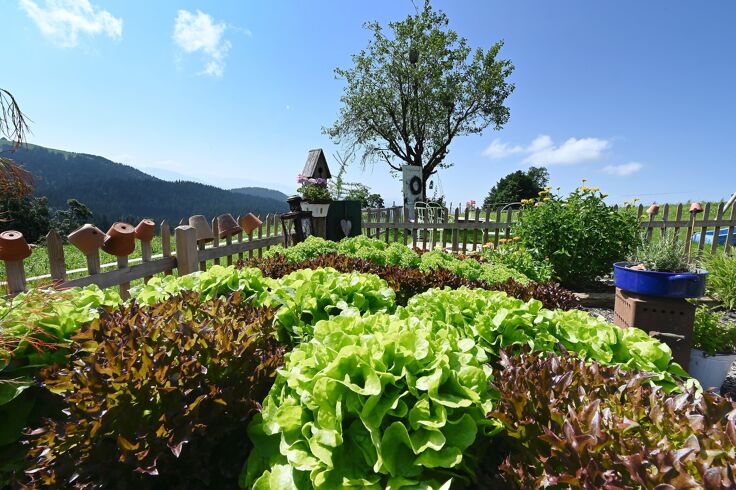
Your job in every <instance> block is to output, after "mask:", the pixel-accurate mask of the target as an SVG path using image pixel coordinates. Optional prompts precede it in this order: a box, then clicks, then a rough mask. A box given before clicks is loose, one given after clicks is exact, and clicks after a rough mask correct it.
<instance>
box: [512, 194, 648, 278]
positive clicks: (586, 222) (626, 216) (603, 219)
mask: <svg viewBox="0 0 736 490" xmlns="http://www.w3.org/2000/svg"><path fill="white" fill-rule="evenodd" d="M545 189H546V190H544V191H542V192H541V193H540V194H541V195H540V197H539V198H538V199H532V200H526V201H524V202H523V204H524V208H523V210H522V213H521V215H520V217H519V222H518V223H517V224H516V226H515V228H514V231H515V232H516V234H517V235H519V236H520V237H521V241H522V243H523V244H524V245H525V246H526V248H527V249H529V251H530V252H531V253H532V255H533V256H534V258H535V259H537V260H539V261H543V260H545V259H548V260H549V262H550V263H551V264H552V268H553V270H554V274H555V275H556V276H557V278H559V280H560V281H561V282H562V283H563V284H565V285H571V284H575V283H578V282H586V281H591V280H594V279H595V278H596V277H597V276H600V275H603V274H608V273H610V272H611V270H612V269H613V263H614V262H617V261H620V260H625V259H626V258H627V257H628V256H629V255H630V254H631V253H632V252H633V251H634V250H635V249H636V247H637V245H638V243H639V238H640V237H639V220H638V218H637V216H636V213H635V212H634V210H633V208H631V207H627V208H624V209H621V210H616V209H614V208H613V207H610V206H608V205H606V203H605V202H604V201H603V199H604V198H605V197H606V194H603V193H601V192H600V190H599V189H598V188H595V187H594V188H590V187H587V186H581V187H578V188H577V189H576V190H574V191H573V192H572V193H570V195H569V196H567V197H564V196H560V195H557V194H554V193H552V192H551V191H550V188H549V187H547V188H545Z"/></svg>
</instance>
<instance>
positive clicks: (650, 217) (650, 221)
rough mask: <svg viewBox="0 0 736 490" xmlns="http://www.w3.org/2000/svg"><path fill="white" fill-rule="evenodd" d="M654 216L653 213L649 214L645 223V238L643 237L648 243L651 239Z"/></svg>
mask: <svg viewBox="0 0 736 490" xmlns="http://www.w3.org/2000/svg"><path fill="white" fill-rule="evenodd" d="M654 216H655V215H654V214H650V215H649V222H648V223H647V233H646V238H645V239H644V241H645V242H646V243H649V242H651V241H652V231H653V228H652V224H653V223H654Z"/></svg>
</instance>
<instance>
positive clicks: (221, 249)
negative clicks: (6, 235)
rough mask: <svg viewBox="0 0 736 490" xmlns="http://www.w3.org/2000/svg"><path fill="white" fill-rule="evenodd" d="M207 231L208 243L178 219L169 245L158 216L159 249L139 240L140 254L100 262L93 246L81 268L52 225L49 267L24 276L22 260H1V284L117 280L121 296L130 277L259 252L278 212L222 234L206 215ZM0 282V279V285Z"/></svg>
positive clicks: (275, 229) (273, 232)
mask: <svg viewBox="0 0 736 490" xmlns="http://www.w3.org/2000/svg"><path fill="white" fill-rule="evenodd" d="M238 221H240V220H239V219H238ZM212 231H213V233H214V236H215V238H214V240H213V241H211V242H210V243H208V244H205V243H202V242H200V243H198V242H197V239H196V231H195V229H194V228H192V227H191V226H189V225H188V224H185V222H184V220H182V221H181V223H180V225H179V226H178V227H176V229H175V230H174V233H173V234H174V237H173V240H174V241H173V245H174V247H173V249H172V232H171V229H170V225H169V224H168V223H167V222H166V220H164V221H162V222H161V224H160V226H159V227H158V235H159V236H160V238H161V249H162V253H161V254H157V255H155V256H154V255H152V253H151V242H141V257H138V258H132V259H131V258H129V257H128V256H125V257H118V258H117V261H116V262H111V263H106V264H100V251H99V250H95V252H93V253H91V254H90V255H87V257H86V258H87V267H86V268H84V269H74V270H67V269H66V260H65V256H64V246H63V242H62V239H61V237H60V236H59V234H58V233H57V232H56V231H54V230H51V231H50V232H49V233H48V235H47V236H46V251H47V253H48V259H49V269H50V273H49V274H45V275H41V276H36V277H30V278H27V277H26V274H25V267H24V261H15V262H5V270H6V277H7V280H6V283H5V288H6V290H7V293H8V294H15V293H18V292H21V291H24V290H25V289H26V287H27V285H28V284H29V283H35V284H39V285H41V284H43V285H48V286H50V287H54V288H57V289H66V288H72V287H84V286H88V285H90V284H96V285H97V286H99V287H101V288H109V287H114V286H119V287H120V294H121V295H122V297H123V298H127V297H128V296H129V292H128V291H129V289H130V283H131V282H133V281H135V280H138V279H143V281H144V282H147V281H148V280H149V279H150V278H151V277H152V276H154V275H156V274H167V275H170V274H174V273H176V274H178V275H180V276H182V275H186V274H190V273H192V272H195V271H197V270H201V271H204V270H206V269H207V266H208V263H209V264H218V265H219V264H220V263H222V264H223V265H232V264H233V263H234V261H237V260H239V259H245V258H252V257H254V256H257V257H261V256H262V255H263V251H264V250H268V249H269V248H271V247H272V246H274V245H280V244H282V243H283V234H282V231H281V224H280V221H279V219H278V215H267V216H266V218H265V219H264V220H263V224H261V226H260V227H258V228H257V229H256V230H254V231H253V232H252V233H250V234H245V233H243V232H240V233H239V234H237V235H231V236H228V237H226V238H222V239H221V238H218V236H219V233H218V226H217V219H216V218H215V219H213V220H212ZM27 260H28V259H27ZM80 275H81V277H78V276H80ZM70 276H76V277H74V278H70ZM1 285H2V283H0V291H2V287H1Z"/></svg>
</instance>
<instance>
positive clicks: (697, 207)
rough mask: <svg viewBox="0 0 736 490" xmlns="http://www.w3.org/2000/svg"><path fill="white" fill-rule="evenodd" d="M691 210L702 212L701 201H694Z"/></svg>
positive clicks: (692, 211)
mask: <svg viewBox="0 0 736 490" xmlns="http://www.w3.org/2000/svg"><path fill="white" fill-rule="evenodd" d="M690 212H691V213H702V212H703V206H701V205H700V203H699V202H694V203H692V204H691V205H690Z"/></svg>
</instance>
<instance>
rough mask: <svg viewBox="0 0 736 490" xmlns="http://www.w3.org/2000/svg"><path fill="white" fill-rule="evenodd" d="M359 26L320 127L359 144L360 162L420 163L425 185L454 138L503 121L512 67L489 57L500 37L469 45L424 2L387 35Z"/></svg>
mask: <svg viewBox="0 0 736 490" xmlns="http://www.w3.org/2000/svg"><path fill="white" fill-rule="evenodd" d="M365 27H366V28H367V29H368V30H370V31H371V32H372V34H373V39H372V40H371V42H369V44H368V47H367V48H366V49H364V50H363V51H361V52H360V53H358V54H356V55H353V66H352V67H351V68H338V69H337V70H335V72H336V75H337V77H338V78H342V79H344V80H345V82H346V85H345V88H344V92H343V95H342V97H341V102H342V108H341V109H340V114H339V116H338V119H337V121H336V122H335V123H334V124H333V125H332V126H331V127H329V128H325V130H324V131H325V133H326V134H328V135H329V136H330V137H331V138H332V139H333V140H334V141H335V142H337V143H340V144H348V145H352V146H354V147H357V148H360V149H361V151H362V153H363V163H364V164H366V163H373V162H376V161H382V162H385V163H387V164H388V165H389V167H390V168H391V169H392V170H396V171H398V170H400V169H401V165H403V164H408V165H417V166H420V167H422V174H423V177H424V179H423V180H424V182H425V186H426V181H427V178H428V177H429V176H430V175H432V174H433V173H435V172H437V170H438V169H441V168H447V167H450V166H451V165H452V163H451V162H448V161H447V160H446V157H447V154H448V153H449V151H450V150H449V147H450V143H452V141H453V139H454V138H455V137H456V136H458V135H467V134H480V133H482V131H483V130H484V129H486V128H487V127H488V126H490V125H493V127H494V128H495V129H500V128H501V127H502V126H503V125H504V124H505V123H506V122H507V121H508V119H509V114H510V111H509V108H508V107H506V106H505V105H504V102H505V101H506V98H507V97H508V96H509V95H510V94H511V92H512V91H513V89H514V85H513V84H511V83H508V82H507V78H508V77H509V75H511V72H512V71H513V69H514V67H513V65H512V64H511V62H510V61H508V60H498V59H496V58H497V56H498V53H499V51H500V49H501V47H502V46H503V43H502V42H498V43H496V44H494V45H493V46H491V47H490V48H488V49H487V50H483V49H482V48H478V49H475V50H472V49H471V48H470V47H469V46H468V44H467V41H466V39H464V38H462V37H459V36H458V34H457V33H456V32H455V31H453V30H451V29H449V27H448V19H447V16H446V15H445V14H444V13H443V12H441V11H435V10H433V9H432V7H431V5H430V2H429V1H428V0H427V1H426V2H425V4H424V8H423V9H422V10H421V12H417V14H416V15H409V16H408V17H407V18H406V19H405V20H403V21H400V22H392V23H390V24H389V30H390V31H391V34H390V35H386V33H385V32H384V29H383V28H382V26H381V25H380V24H378V23H377V22H369V23H366V24H365ZM424 195H425V196H426V189H425V190H424Z"/></svg>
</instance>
